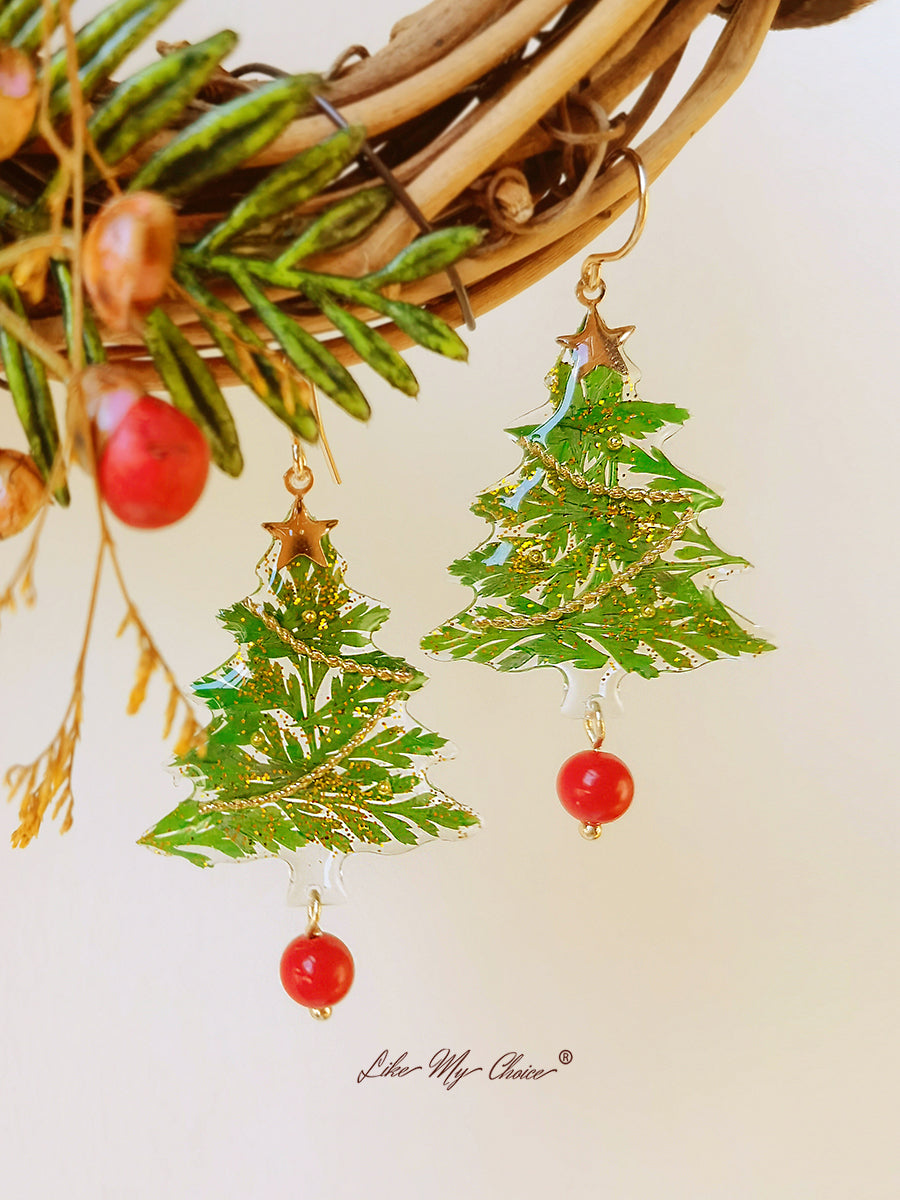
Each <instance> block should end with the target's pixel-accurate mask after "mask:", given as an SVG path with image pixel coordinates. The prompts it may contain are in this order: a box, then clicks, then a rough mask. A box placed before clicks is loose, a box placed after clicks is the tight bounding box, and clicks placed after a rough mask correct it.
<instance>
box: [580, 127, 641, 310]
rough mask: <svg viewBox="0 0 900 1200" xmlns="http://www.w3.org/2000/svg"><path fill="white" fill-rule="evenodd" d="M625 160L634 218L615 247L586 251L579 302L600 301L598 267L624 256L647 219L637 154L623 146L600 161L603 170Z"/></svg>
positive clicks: (600, 281)
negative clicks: (631, 176) (632, 185)
mask: <svg viewBox="0 0 900 1200" xmlns="http://www.w3.org/2000/svg"><path fill="white" fill-rule="evenodd" d="M621 158H625V159H627V160H628V161H629V162H630V163H631V165H632V166H633V167H634V173H635V175H636V176H637V183H638V197H637V205H638V206H637V213H636V214H635V218H634V226H633V227H632V230H631V233H630V234H629V235H628V237H627V238H626V239H625V241H624V242H623V243H622V245H621V246H619V248H618V250H610V251H607V252H605V253H602V254H589V255H588V256H587V258H586V259H585V260H584V262H583V263H582V264H581V278H580V279H579V280H578V284H577V285H576V288H575V295H576V296H577V297H578V299H579V300H580V301H581V303H582V304H586V305H591V304H596V303H597V302H598V301H599V300H602V298H603V293H604V292H605V291H606V285H605V284H604V282H603V280H602V279H601V278H600V268H601V266H602V265H603V263H606V262H615V261H616V259H619V258H624V257H625V255H626V254H629V253H630V252H631V251H632V250H633V249H634V247H635V246H636V245H637V243H638V240H639V239H640V236H641V234H642V233H643V232H644V225H645V224H646V221H647V191H648V185H647V171H646V168H645V167H644V164H643V162H641V158H640V155H639V154H638V153H637V151H636V150H632V149H631V148H630V147H624V148H623V149H621V150H615V151H613V153H612V154H611V155H610V156H609V158H608V159H607V160H606V162H605V163H604V164H603V169H604V170H606V169H607V168H608V167H611V166H612V165H613V164H614V163H616V162H618V161H619V159H621ZM588 292H594V293H597V294H596V295H592V296H588V295H587V294H586V293H588Z"/></svg>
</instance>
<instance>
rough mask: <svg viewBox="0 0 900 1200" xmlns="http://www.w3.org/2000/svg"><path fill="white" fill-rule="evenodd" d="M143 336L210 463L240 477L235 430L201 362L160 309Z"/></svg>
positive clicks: (213, 382)
mask: <svg viewBox="0 0 900 1200" xmlns="http://www.w3.org/2000/svg"><path fill="white" fill-rule="evenodd" d="M144 337H145V339H146V342H147V348H148V349H149V351H150V353H151V354H152V355H153V361H154V362H155V363H156V365H157V367H158V368H159V373H160V375H161V376H162V381H163V383H164V384H165V385H166V389H167V390H168V392H169V395H170V396H171V397H172V403H173V404H174V405H175V407H176V408H180V409H181V411H182V412H183V413H186V414H187V416H189V417H190V418H191V420H192V421H193V422H194V423H195V424H196V425H198V426H199V428H200V429H201V430H202V431H203V435H204V436H205V438H206V440H207V441H208V442H209V448H210V451H211V453H212V458H213V462H214V463H215V464H216V466H217V467H220V468H221V469H222V470H223V471H224V472H225V473H226V474H227V475H240V473H241V470H242V468H243V466H244V460H243V457H242V455H241V449H240V446H239V445H238V436H237V430H236V429H235V426H234V421H233V419H232V416H231V413H230V411H229V409H228V405H227V404H226V403H225V397H224V396H223V395H222V392H221V391H220V389H219V386H218V384H217V383H216V381H215V380H214V379H213V377H212V375H211V374H210V371H209V369H208V368H207V367H206V365H205V364H204V362H203V359H202V358H201V357H200V355H199V354H198V353H197V351H196V350H195V349H194V347H193V346H192V345H191V343H190V342H189V341H188V340H187V338H186V337H185V336H184V334H183V333H182V332H181V330H180V329H179V328H178V326H177V325H175V324H174V322H173V321H172V319H171V318H170V317H169V316H168V315H167V314H166V313H165V312H164V311H163V310H162V309H161V308H157V309H154V310H153V312H152V313H151V314H150V315H149V317H148V318H147V323H146V327H145V330H144Z"/></svg>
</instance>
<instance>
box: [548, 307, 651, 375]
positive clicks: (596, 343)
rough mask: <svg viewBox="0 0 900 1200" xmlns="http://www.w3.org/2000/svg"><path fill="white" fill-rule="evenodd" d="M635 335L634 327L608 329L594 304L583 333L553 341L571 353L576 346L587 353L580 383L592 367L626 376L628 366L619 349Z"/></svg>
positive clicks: (569, 334)
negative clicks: (609, 369) (610, 368)
mask: <svg viewBox="0 0 900 1200" xmlns="http://www.w3.org/2000/svg"><path fill="white" fill-rule="evenodd" d="M632 333H634V326H633V325H623V326H622V327H621V329H610V328H609V326H608V325H607V324H606V322H605V321H604V320H603V318H602V317H601V316H600V314H599V313H598V312H597V306H596V304H592V305H591V308H590V312H589V313H588V318H587V320H586V321H585V323H584V329H582V331H581V332H580V333H567V334H564V335H563V336H562V337H558V338H557V339H556V340H557V342H559V344H560V345H561V346H566V347H567V348H568V349H570V350H574V349H576V348H577V347H579V346H584V347H585V348H586V349H587V359H586V360H585V361H584V362H583V363H582V364H581V366H580V367H579V368H578V375H577V376H576V378H577V379H578V380H579V381H580V380H582V379H583V378H584V377H585V375H587V374H588V372H589V371H593V370H594V368H595V367H612V369H613V370H614V371H616V372H617V373H618V374H619V375H621V376H623V377H627V376H628V364H627V363H626V362H625V359H624V358H623V356H622V352H621V351H620V350H619V347H620V346H621V345H622V343H623V342H624V341H625V339H626V338H628V337H630V336H631V334H632Z"/></svg>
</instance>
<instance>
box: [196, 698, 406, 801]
mask: <svg viewBox="0 0 900 1200" xmlns="http://www.w3.org/2000/svg"><path fill="white" fill-rule="evenodd" d="M402 694H403V693H402V692H391V694H390V695H389V696H388V697H387V698H386V699H385V700H383V701H382V702H381V704H380V705H379V706H378V708H377V709H376V711H375V713H374V714H373V715H372V718H371V719H370V720H369V722H368V724H366V725H365V726H364V727H363V728H362V729H360V730H359V731H358V732H357V733H355V734H354V735H353V737H352V738H350V740H349V741H348V742H347V743H346V745H345V746H343V747H342V748H341V750H340V751H339V752H338V753H337V754H332V755H331V756H330V757H329V758H327V759H325V761H324V762H321V763H319V765H318V766H317V767H314V768H313V770H312V771H310V772H309V774H308V775H304V776H303V778H302V779H297V780H295V782H294V783H289V784H286V785H285V786H284V787H283V788H278V789H277V790H275V791H272V792H264V793H263V795H261V796H248V797H246V798H245V799H243V800H224V801H218V800H210V801H208V802H207V803H206V804H201V805H200V806H199V809H198V811H199V812H200V813H209V812H240V811H241V810H242V809H247V808H259V806H260V805H262V804H273V803H276V802H277V801H279V800H286V799H288V798H289V797H291V796H294V795H296V793H297V792H302V791H304V789H306V788H308V787H309V786H310V784H312V783H314V782H315V781H316V780H317V779H319V778H320V777H321V776H322V775H326V774H327V773H328V772H329V771H331V770H333V768H334V767H335V765H336V764H337V763H339V762H340V761H341V760H342V759H344V758H346V757H347V755H348V754H349V753H350V752H351V750H355V749H356V748H357V746H361V745H362V743H363V742H364V741H365V740H366V738H367V737H368V736H369V734H370V733H371V732H372V730H373V729H374V728H375V726H376V725H377V724H378V722H379V721H380V720H381V718H382V717H384V716H386V715H387V714H388V713H389V712H390V710H391V709H392V708H393V706H394V704H395V703H396V702H397V700H399V699H400V697H401V696H402Z"/></svg>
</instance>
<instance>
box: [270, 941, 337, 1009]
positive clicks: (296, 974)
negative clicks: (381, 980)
mask: <svg viewBox="0 0 900 1200" xmlns="http://www.w3.org/2000/svg"><path fill="white" fill-rule="evenodd" d="M281 982H282V984H283V985H284V990H285V991H286V992H287V994H288V995H289V996H290V998H291V999H292V1000H296V1001H297V1003H298V1004H303V1005H305V1006H306V1007H307V1008H330V1007H331V1005H332V1004H337V1002H338V1000H343V998H344V997H345V996H346V995H347V993H348V992H349V991H350V985H351V983H352V982H353V956H352V955H351V953H350V951H349V950H348V949H347V947H346V946H345V945H344V943H343V942H342V941H341V939H340V938H336V937H335V936H334V934H332V933H315V934H313V935H312V936H311V937H309V936H307V935H305V934H304V935H303V936H302V937H296V938H294V940H293V941H292V942H291V943H290V944H289V945H288V946H287V948H286V949H285V952H284V954H282V956H281Z"/></svg>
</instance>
